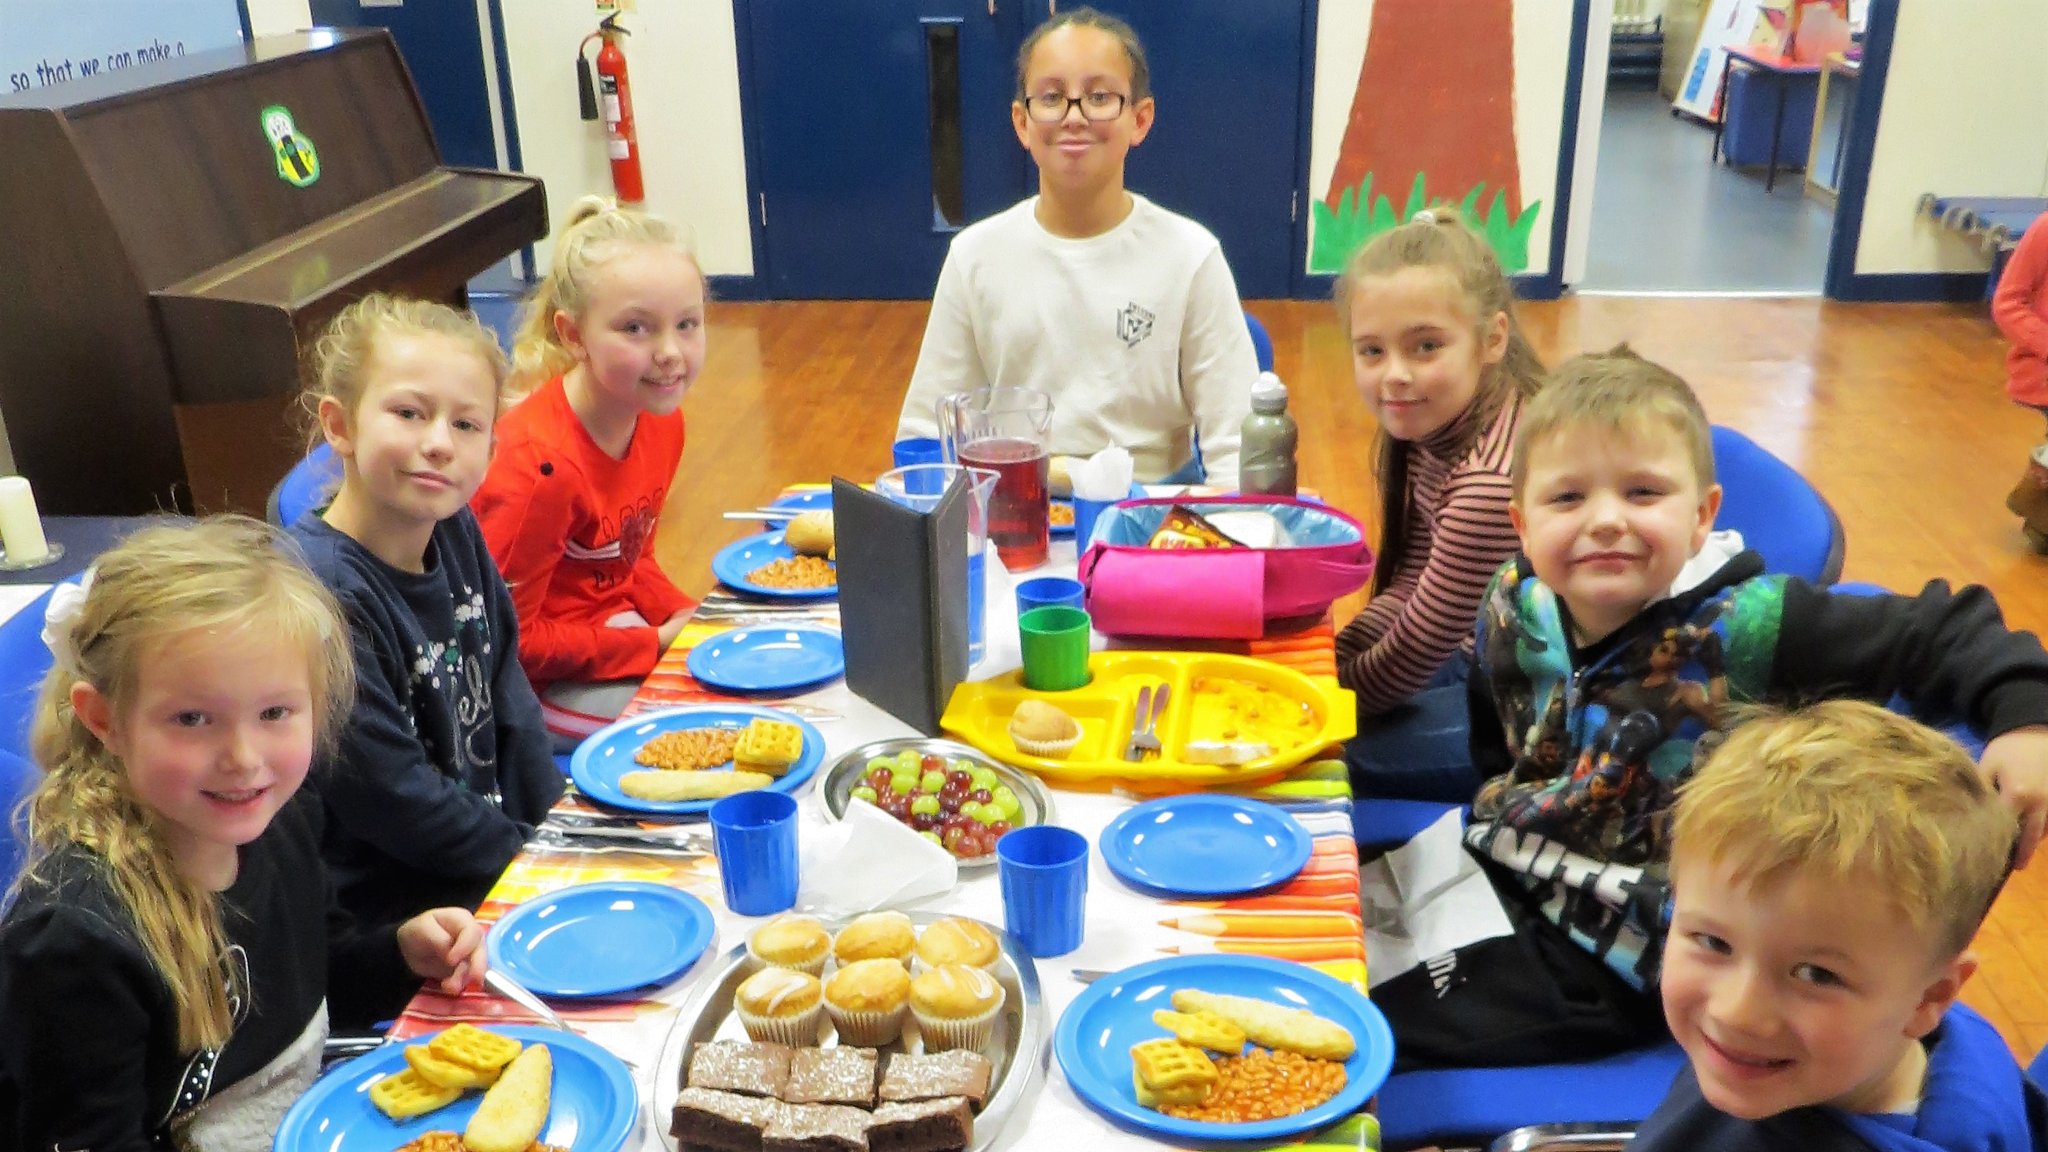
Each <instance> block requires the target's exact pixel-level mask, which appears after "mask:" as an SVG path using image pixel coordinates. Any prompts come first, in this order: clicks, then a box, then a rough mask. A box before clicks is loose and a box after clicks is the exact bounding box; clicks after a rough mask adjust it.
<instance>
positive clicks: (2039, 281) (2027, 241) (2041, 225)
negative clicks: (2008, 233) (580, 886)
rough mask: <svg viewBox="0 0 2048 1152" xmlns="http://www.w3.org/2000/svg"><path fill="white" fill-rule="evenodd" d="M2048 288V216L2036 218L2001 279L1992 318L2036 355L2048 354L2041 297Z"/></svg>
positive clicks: (2047, 329)
mask: <svg viewBox="0 0 2048 1152" xmlns="http://www.w3.org/2000/svg"><path fill="white" fill-rule="evenodd" d="M2044 289H2048V216H2043V217H2041V218H2040V219H2039V220H2036V221H2034V223H2033V225H2032V226H2031V227H2029V228H2028V229H2027V231H2026V234H2025V235H2023V236H2021V237H2020V242H2019V246H2018V247H2016V248H2014V249H2013V252H2012V258H2011V259H2009V260H2007V261H2006V264H2005V274H2004V275H2002V276H2000V277H1999V279H1998V292H1997V294H1996V295H1994V296H1993V297H1992V298H1991V318H1992V319H1993V320H1995V321H1997V322H1998V330H1999V331H2000V332H2003V333H2005V338H2006V339H2007V340H2010V341H2012V342H2013V343H2015V344H2017V345H2019V346H2020V347H2022V348H2025V349H2026V350H2027V351H2029V352H2032V353H2033V354H2034V355H2036V356H2041V357H2048V320H2044V319H2042V318H2041V300H2042V296H2043V295H2044Z"/></svg>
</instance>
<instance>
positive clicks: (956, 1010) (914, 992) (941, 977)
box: [910, 964, 1003, 1052]
mask: <svg viewBox="0 0 2048 1152" xmlns="http://www.w3.org/2000/svg"><path fill="white" fill-rule="evenodd" d="M1002 1006H1003V986H1002V985H1001V984H998V983H996V978H995V977H993V976H991V975H989V974H988V973H986V972H984V971H982V970H981V969H979V968H969V967H968V966H967V965H965V964H942V965H940V966H939V967H937V968H933V969H932V970H931V971H929V972H925V973H922V974H920V975H919V976H918V978H917V979H915V980H912V981H911V982H910V1014H911V1015H912V1016H914V1017H916V1018H917V1029H918V1031H919V1032H920V1033H922V1034H923V1036H924V1050H925V1051H927V1052H944V1051H946V1050H948V1049H951V1048H966V1049H970V1050H971V1049H977V1048H980V1047H981V1046H982V1045H983V1044H986V1043H988V1038H989V1033H991V1032H993V1031H995V1026H996V1013H997V1012H998V1011H1000V1010H1001V1009H1002Z"/></svg>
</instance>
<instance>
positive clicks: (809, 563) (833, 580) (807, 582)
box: [747, 556, 839, 588]
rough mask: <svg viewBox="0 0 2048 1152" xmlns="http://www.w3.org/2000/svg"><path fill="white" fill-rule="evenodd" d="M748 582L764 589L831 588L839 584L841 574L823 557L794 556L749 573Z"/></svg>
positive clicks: (774, 561)
mask: <svg viewBox="0 0 2048 1152" xmlns="http://www.w3.org/2000/svg"><path fill="white" fill-rule="evenodd" d="M747 582H748V583H750V584H759V585H760V586H762V587H763V588H830V587H831V586H832V585H834V584H837V583H839V573H838V572H837V571H836V570H834V569H833V567H832V565H831V564H830V563H829V562H827V561H826V560H825V559H824V558H822V557H818V556H792V557H790V558H788V559H786V560H771V561H769V562H768V563H766V564H763V565H761V566H760V567H759V568H756V569H754V570H753V571H752V572H749V573H747Z"/></svg>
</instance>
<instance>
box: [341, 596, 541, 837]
mask: <svg viewBox="0 0 2048 1152" xmlns="http://www.w3.org/2000/svg"><path fill="white" fill-rule="evenodd" d="M342 606H343V608H344V609H346V610H347V613H348V617H349V633H350V635H351V637H352V638H353V642H354V647H355V663H356V702H355V708H354V710H353V711H351V712H350V713H349V719H348V723H347V725H345V726H344V727H343V729H342V734H341V749H340V756H339V762H338V763H336V764H335V765H333V766H332V768H331V769H330V770H329V771H328V772H326V773H325V774H324V776H322V778H321V779H320V792H321V795H322V796H323V797H325V798H326V800H327V803H328V807H329V810H330V811H331V813H332V815H333V819H334V820H335V821H336V822H337V823H339V824H340V826H341V828H342V829H343V830H344V831H346V832H347V833H348V834H349V835H350V836H353V837H355V838H356V839H358V840H362V841H364V842H365V843H367V844H370V845H372V846H374V847H375V848H377V850H378V851H380V852H383V853H384V854H385V855H387V856H390V857H391V858H393V859H394V860H399V861H402V862H404V863H405V864H407V865H410V866H412V867H414V868H418V869H421V870H422V871H427V872H434V873H439V874H441V875H446V876H464V877H477V876H484V877H490V876H496V875H497V874H498V873H500V872H502V871H504V869H505V865H506V864H508V863H510V862H511V860H512V857H513V856H515V855H517V854H518V852H519V848H520V845H522V844H524V843H525V842H526V838H527V836H529V835H531V834H532V832H533V825H532V824H530V823H524V822H521V821H518V820H515V819H513V818H512V817H511V816H509V815H507V814H506V813H505V812H504V811H503V810H502V809H500V808H499V807H498V805H497V804H496V803H495V802H494V801H493V800H492V799H491V797H489V796H485V795H482V794H481V793H478V792H472V791H470V790H469V789H468V788H467V787H465V786H464V782H462V781H457V780H453V779H450V778H449V777H448V776H446V775H444V774H443V773H442V771H441V769H440V767H439V765H437V764H435V763H434V761H433V760H432V759H430V758H429V757H428V755H427V750H426V748H425V747H423V746H422V745H421V743H420V738H419V736H418V735H417V734H415V733H414V732H413V730H412V725H411V722H410V718H409V716H408V714H407V711H406V708H405V704H404V697H403V695H402V690H401V685H403V684H404V683H405V682H406V679H407V674H408V672H407V669H406V667H405V666H404V664H403V656H402V654H401V653H398V652H386V651H384V650H383V649H384V648H386V647H387V644H385V643H380V641H379V637H380V635H382V634H383V633H385V632H386V631H387V629H386V628H384V627H383V626H382V625H380V624H379V623H378V613H377V612H376V611H375V609H374V607H370V608H366V607H365V606H364V605H361V604H359V603H357V602H356V601H355V598H354V597H352V596H350V595H348V594H347V593H346V592H343V594H342ZM389 646H390V647H394V648H395V647H397V645H396V644H395V643H393V644H390V645H389Z"/></svg>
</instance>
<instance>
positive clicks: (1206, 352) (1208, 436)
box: [1180, 247, 1259, 490]
mask: <svg viewBox="0 0 2048 1152" xmlns="http://www.w3.org/2000/svg"><path fill="white" fill-rule="evenodd" d="M1258 375H1259V361H1258V356H1257V354H1256V353H1254V352H1253V351H1252V337H1251V330H1250V329H1248V328H1247V327H1245V322H1244V305H1243V304H1242V303H1240V302H1239V301H1238V298H1237V284H1236V282H1235V281H1234V280H1232V279H1231V276H1230V265H1229V264H1228V263H1226V262H1225V261H1224V259H1223V249H1222V248H1220V247H1218V248H1211V249H1210V251H1209V255H1208V256H1207V257H1206V258H1204V259H1203V261H1202V263H1201V264H1200V265H1199V266H1197V267H1196V269H1195V275H1194V279H1193V280H1192V281H1191V282H1190V283H1189V284H1188V306H1187V316H1186V319H1185V320H1184V322H1183V324H1182V326H1181V335H1180V387H1181V394H1182V395H1183V396H1184V397H1185V398H1186V400H1187V404H1188V410H1189V411H1190V412H1192V413H1193V414H1194V417H1195V434H1196V435H1197V436H1199V437H1201V443H1202V470H1203V472H1204V474H1205V475H1204V476H1203V483H1205V484H1212V485H1215V486H1216V487H1219V488H1225V489H1231V490H1235V489H1236V488H1237V469H1238V452H1239V441H1240V440H1241V439H1242V437H1243V434H1244V418H1245V417H1246V416H1248V415H1250V414H1251V410H1252V382H1253V381H1254V380H1255V379H1257V378H1258Z"/></svg>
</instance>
